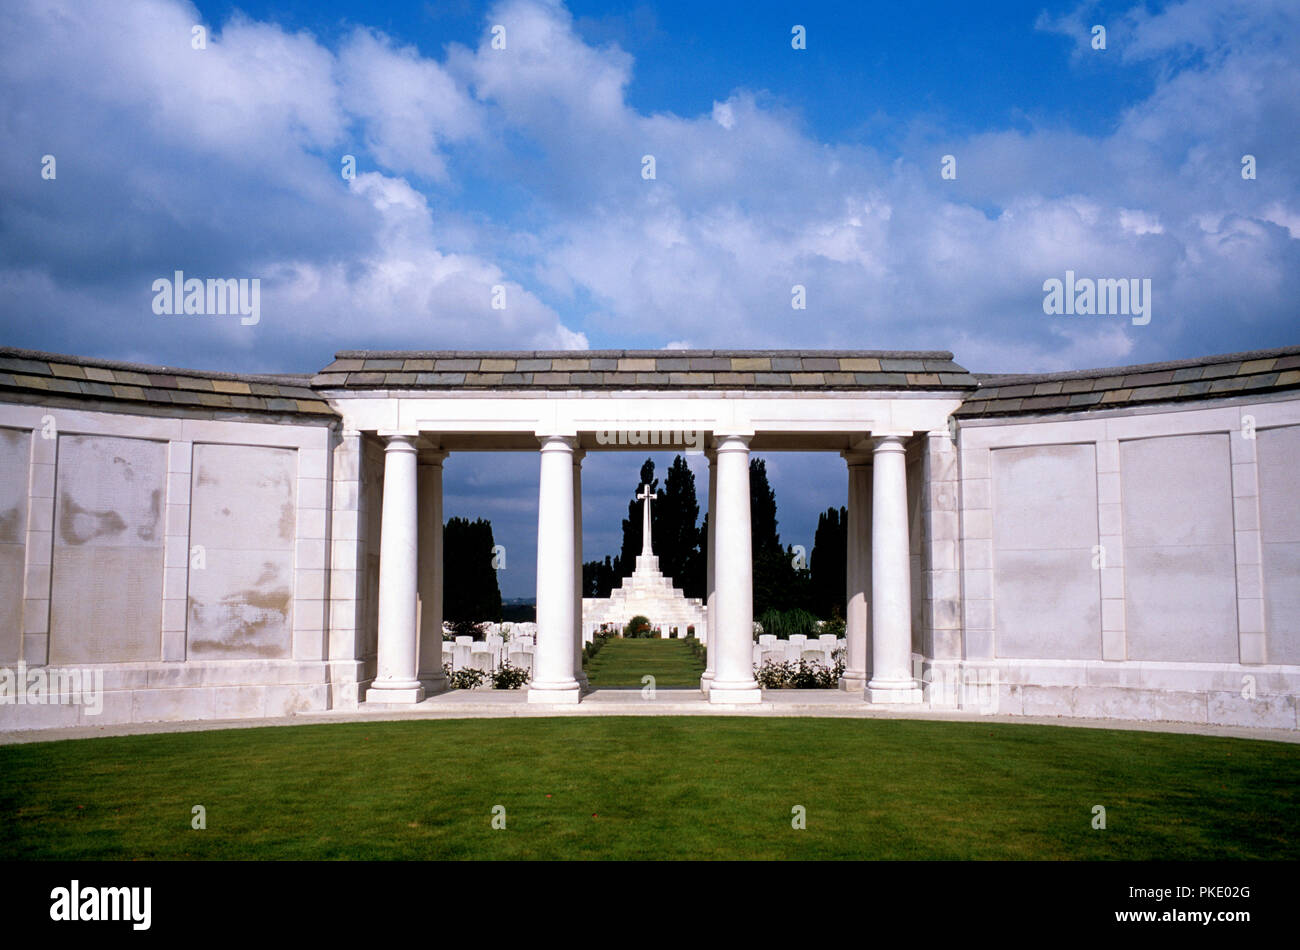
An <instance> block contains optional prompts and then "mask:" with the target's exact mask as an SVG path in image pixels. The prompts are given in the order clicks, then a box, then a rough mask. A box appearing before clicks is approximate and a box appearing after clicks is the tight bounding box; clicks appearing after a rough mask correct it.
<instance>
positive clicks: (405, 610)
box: [366, 435, 424, 703]
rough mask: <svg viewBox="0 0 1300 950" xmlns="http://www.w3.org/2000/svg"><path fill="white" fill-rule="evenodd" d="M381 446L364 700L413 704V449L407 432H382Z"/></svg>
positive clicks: (418, 691)
mask: <svg viewBox="0 0 1300 950" xmlns="http://www.w3.org/2000/svg"><path fill="white" fill-rule="evenodd" d="M387 441H388V444H387V445H386V446H385V447H384V506H383V515H382V517H383V525H382V527H381V528H380V534H379V538H380V540H379V669H378V672H377V673H376V675H375V681H374V683H372V684H371V686H370V689H369V690H368V691H367V692H366V702H368V703H418V702H419V701H420V700H422V699H423V698H424V687H422V686H421V685H420V681H419V679H417V678H416V655H415V654H416V644H417V642H418V641H417V639H416V629H415V596H416V587H417V560H416V559H417V552H416V541H417V535H418V529H417V526H416V472H415V469H416V464H415V458H416V450H415V439H414V437H413V436H408V435H391V436H388V439H387Z"/></svg>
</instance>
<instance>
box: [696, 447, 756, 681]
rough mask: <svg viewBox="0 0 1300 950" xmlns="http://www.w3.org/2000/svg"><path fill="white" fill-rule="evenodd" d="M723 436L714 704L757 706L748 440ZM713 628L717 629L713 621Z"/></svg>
mask: <svg viewBox="0 0 1300 950" xmlns="http://www.w3.org/2000/svg"><path fill="white" fill-rule="evenodd" d="M750 438H751V436H738V435H725V436H722V437H720V439H719V441H718V446H717V454H718V462H717V469H718V477H717V482H718V491H717V494H718V497H717V501H718V527H717V531H716V533H715V535H714V540H715V541H716V542H717V549H718V556H717V558H716V559H715V562H714V568H713V570H714V580H715V582H716V584H717V590H716V592H715V594H714V605H715V608H716V611H717V623H716V628H715V629H710V631H709V638H710V640H712V641H713V644H714V645H715V646H716V648H717V650H716V652H717V658H716V659H715V660H714V674H713V682H712V683H710V684H709V702H711V703H757V702H760V701H761V700H762V698H763V694H762V691H761V690H760V689H759V688H758V682H757V681H756V680H755V679H754V563H753V551H752V549H751V547H750V523H749V440H750ZM710 626H711V627H713V626H715V625H713V624H712V623H711V624H710Z"/></svg>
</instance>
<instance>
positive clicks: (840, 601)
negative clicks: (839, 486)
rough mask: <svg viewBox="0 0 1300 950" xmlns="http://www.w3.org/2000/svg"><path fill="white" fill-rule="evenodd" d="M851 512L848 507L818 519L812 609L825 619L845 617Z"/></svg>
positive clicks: (812, 565) (812, 561) (812, 564)
mask: <svg viewBox="0 0 1300 950" xmlns="http://www.w3.org/2000/svg"><path fill="white" fill-rule="evenodd" d="M848 522H849V512H848V509H847V508H845V507H844V506H840V507H839V508H838V509H837V508H828V509H826V511H824V512H822V513H821V514H820V515H818V516H817V533H816V534H815V535H814V536H813V549H812V555H811V556H810V558H809V568H810V570H811V572H812V603H813V607H812V610H813V612H814V613H815V614H817V615H818V616H819V617H821V618H822V619H829V618H830V617H832V616H834V615H836V614H838V615H839V616H843V615H844V596H845V593H844V588H845V576H846V572H847V563H848Z"/></svg>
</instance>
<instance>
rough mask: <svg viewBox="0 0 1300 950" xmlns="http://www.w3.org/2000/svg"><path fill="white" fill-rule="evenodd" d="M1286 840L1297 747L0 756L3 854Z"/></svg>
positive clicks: (1299, 775)
mask: <svg viewBox="0 0 1300 950" xmlns="http://www.w3.org/2000/svg"><path fill="white" fill-rule="evenodd" d="M195 805H202V806H204V808H205V809H206V812H207V829H206V830H203V831H195V830H192V829H191V827H190V825H191V809H192V808H193V806H195ZM497 805H501V806H504V808H505V816H506V828H505V829H504V830H493V828H492V824H491V822H492V815H493V807H494V806H497ZM1097 805H1101V806H1104V808H1105V809H1106V811H1105V819H1106V827H1105V829H1104V830H1100V829H1095V828H1094V827H1093V823H1094V811H1093V809H1094V806H1097ZM796 806H801V807H802V808H803V809H804V810H805V813H806V824H807V827H806V829H804V830H796V829H795V828H793V827H792V816H793V815H794V814H795V811H794V810H795V809H796ZM1298 834H1300V746H1297V745H1292V744H1283V743H1271V742H1266V741H1255V740H1246V739H1230V738H1219V737H1211V736H1196V735H1173V734H1161V733H1145V732H1112V731H1105V730H1094V729H1072V728H1065V727H1058V726H1038V725H1020V724H1002V723H962V722H917V721H905V720H869V719H853V720H837V719H797V718H781V719H775V718H774V719H769V718H764V719H757V718H743V717H733V718H728V717H716V718H714V717H658V716H656V717H591V718H555V719H490V720H484V719H480V720H420V721H405V722H366V723H345V724H339V725H314V726H285V727H273V728H257V729H238V730H227V731H219V732H200V733H171V734H159V735H140V736H124V737H113V738H99V739H81V740H68V741H63V742H50V743H36V744H30V745H27V744H24V745H12V746H5V747H0V858H4V859H13V858H60V859H98V858H105V859H109V858H111V859H131V858H141V859H151V858H152V859H178V858H197V859H204V858H240V859H249V858H257V859H282V858H295V859H391V858H400V859H464V858H477V859H521V858H522V859H530V858H560V859H568V858H642V859H692V858H901V859H913V858H922V859H925V858H956V859H968V858H1012V859H1024V858H1027V859H1053V860H1054V859H1088V860H1095V859H1117V858H1124V859H1140V860H1147V859H1180V858H1181V859H1198V860H1223V859H1227V860H1238V859H1256V858H1268V859H1284V860H1295V859H1297V858H1300V842H1298V841H1297V835H1298Z"/></svg>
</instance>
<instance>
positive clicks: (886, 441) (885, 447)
mask: <svg viewBox="0 0 1300 950" xmlns="http://www.w3.org/2000/svg"><path fill="white" fill-rule="evenodd" d="M908 438H909V436H907V435H878V436H875V437H873V438H872V440H871V452H872V454H873V455H874V454H878V453H880V452H906V451H907V446H906V445H905V442H906V441H907V439H908Z"/></svg>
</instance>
